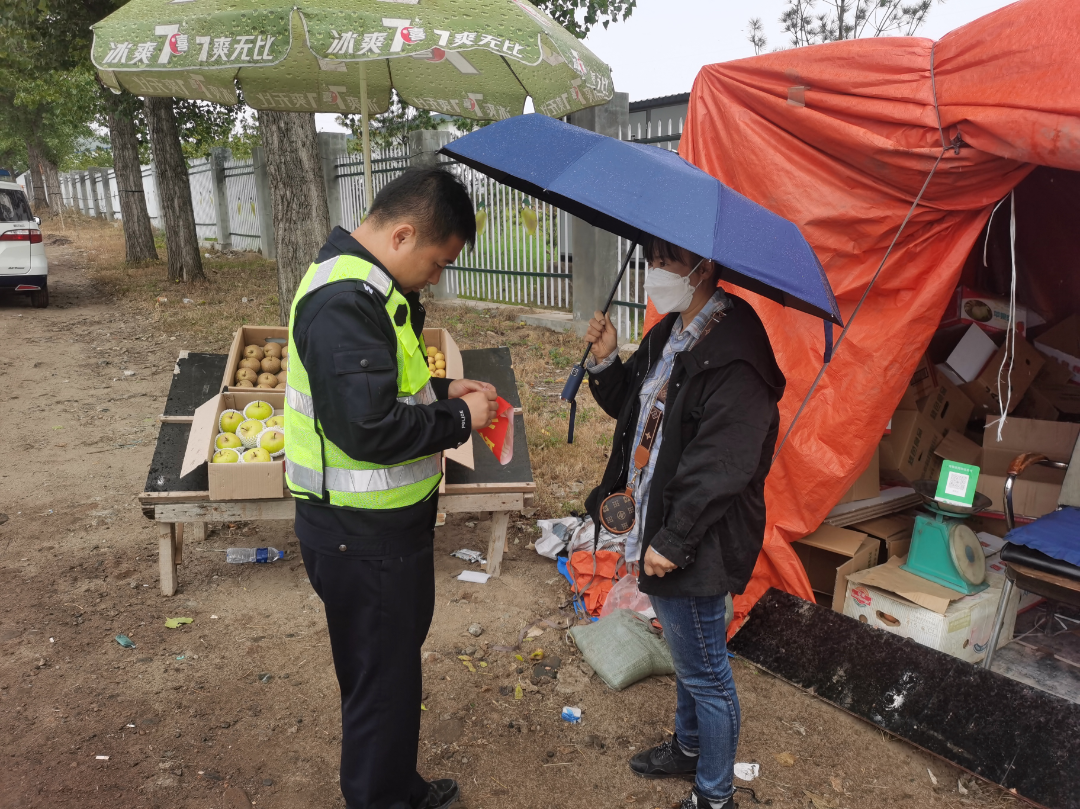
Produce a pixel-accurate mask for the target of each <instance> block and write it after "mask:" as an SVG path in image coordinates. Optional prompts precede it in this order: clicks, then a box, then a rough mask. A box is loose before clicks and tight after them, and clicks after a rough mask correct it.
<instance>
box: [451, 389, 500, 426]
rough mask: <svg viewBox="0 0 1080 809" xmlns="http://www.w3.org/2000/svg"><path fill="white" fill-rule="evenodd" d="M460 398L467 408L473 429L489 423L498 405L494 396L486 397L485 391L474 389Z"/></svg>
mask: <svg viewBox="0 0 1080 809" xmlns="http://www.w3.org/2000/svg"><path fill="white" fill-rule="evenodd" d="M492 391H494V388H492ZM460 398H461V401H463V402H464V403H465V404H466V406H467V407H468V408H469V415H470V416H471V417H472V428H473V429H474V430H482V429H484V428H485V427H487V426H488V425H489V424H491V420H492V419H493V418H495V413H496V411H497V410H498V407H499V406H498V404H497V403H496V402H495V399H494V398H491V399H489V398H488V392H487V391H483V390H474V391H473V392H472V393H466V394H465V395H464V396H462V397H460Z"/></svg>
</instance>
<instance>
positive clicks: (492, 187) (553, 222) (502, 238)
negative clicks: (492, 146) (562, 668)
mask: <svg viewBox="0 0 1080 809" xmlns="http://www.w3.org/2000/svg"><path fill="white" fill-rule="evenodd" d="M457 171H458V174H459V176H460V177H461V179H462V181H463V182H464V183H465V186H466V188H468V189H469V195H470V196H471V197H472V200H473V206H474V207H475V208H476V211H477V216H476V225H477V234H476V245H475V247H474V248H473V249H472V250H468V249H466V250H465V251H464V252H462V254H461V255H460V256H459V257H458V261H457V263H456V264H455V265H453V266H452V267H449V268H447V270H446V282H445V283H446V286H447V291H449V292H452V293H454V294H456V295H458V296H459V297H462V298H473V299H476V300H483V301H497V302H501V303H510V304H517V305H531V306H541V307H550V308H556V309H569V308H570V304H571V298H570V295H571V268H570V260H571V257H570V254H571V249H570V244H571V242H570V236H569V233H570V224H569V223H570V217H569V216H568V215H567V214H565V213H564V212H562V211H560V210H559V209H557V208H555V207H554V206H552V205H547V204H545V203H542V202H539V201H537V200H536V199H535V198H533V197H530V196H528V195H527V194H523V193H521V192H520V191H515V190H514V189H512V188H510V187H508V186H505V185H502V184H501V183H498V182H495V181H494V180H492V179H491V178H490V177H487V176H486V175H484V174H481V173H480V172H478V171H475V170H473V169H470V168H467V167H465V166H458V167H457Z"/></svg>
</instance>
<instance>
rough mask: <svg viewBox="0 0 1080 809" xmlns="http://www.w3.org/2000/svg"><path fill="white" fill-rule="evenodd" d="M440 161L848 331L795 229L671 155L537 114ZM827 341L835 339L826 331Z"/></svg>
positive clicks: (566, 395) (461, 144)
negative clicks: (714, 267) (680, 256)
mask: <svg viewBox="0 0 1080 809" xmlns="http://www.w3.org/2000/svg"><path fill="white" fill-rule="evenodd" d="M441 151H442V152H443V153H444V154H446V155H449V156H450V157H452V158H454V159H455V160H457V161H459V162H461V163H464V164H465V165H467V166H470V167H472V168H474V169H476V170H477V171H480V172H482V173H484V174H486V175H488V176H489V177H492V178H493V179H495V180H498V181H499V182H501V183H504V184H505V185H508V186H510V187H512V188H516V189H518V190H519V191H523V192H525V193H526V194H530V195H532V196H534V197H536V198H538V199H541V200H543V201H545V202H548V203H550V204H552V205H555V206H556V207H558V208H561V209H562V210H564V211H566V212H568V213H570V214H572V215H574V216H576V217H578V218H579V219H581V220H583V221H585V222H588V223H589V224H591V225H595V226H596V227H599V228H603V229H604V230H607V231H610V232H612V233H615V234H617V235H619V236H622V237H623V238H625V239H629V240H630V241H632V242H635V243H637V244H640V243H641V242H642V240H643V238H644V237H645V236H646V235H649V234H651V235H653V236H656V237H658V238H661V239H664V240H665V241H668V242H671V243H672V244H675V245H678V246H679V247H683V248H685V249H687V250H689V251H690V252H692V253H696V254H698V255H699V256H703V257H705V258H707V259H712V260H714V261H716V262H717V263H718V264H720V265H721V267H722V270H721V276H720V277H721V278H722V279H723V280H725V281H729V282H731V283H733V284H735V285H737V286H740V287H743V288H745V289H748V290H750V291H751V292H756V293H758V294H759V295H762V296H764V297H766V298H769V299H771V300H774V301H776V302H777V303H780V304H783V305H784V306H789V307H791V308H793V309H799V310H801V311H803V312H808V313H810V314H812V315H815V316H817V317H820V318H822V319H824V320H825V321H827V323H835V324H837V325H838V326H843V321H842V320H841V317H840V310H839V308H838V307H837V305H836V298H835V297H834V296H833V292H832V288H831V287H830V286H829V280H828V278H826V277H825V271H824V270H823V269H822V267H821V262H819V261H818V259H817V256H816V255H814V251H813V249H812V248H811V247H810V245H809V244H808V243H807V241H806V239H804V238H803V235H802V234H801V233H800V232H799V229H798V227H796V226H795V225H794V224H792V223H791V222H789V221H787V220H786V219H784V218H782V217H780V216H777V215H776V214H774V213H773V212H772V211H769V210H768V209H766V208H763V207H761V206H760V205H758V204H757V203H755V202H752V201H750V200H748V199H747V198H746V197H744V196H742V195H741V194H739V193H737V192H735V191H732V190H731V189H730V188H728V187H727V186H726V185H724V184H723V183H721V182H720V181H719V180H717V179H716V178H715V177H712V176H710V175H709V174H706V173H705V172H704V171H702V170H701V169H699V168H697V167H696V166H693V165H691V164H690V163H688V162H687V161H686V160H684V159H683V158H681V157H679V156H678V155H677V154H676V153H674V152H669V151H667V150H666V149H660V148H657V147H656V146H648V145H643V144H639V143H631V142H627V141H620V140H615V139H614V138H609V137H607V136H605V135H599V134H597V133H595V132H590V131H588V130H586V129H581V128H580V127H576V126H573V125H571V124H566V123H563V122H562V121H558V120H556V119H553V118H549V117H547V116H545V115H536V114H533V115H521V116H517V117H514V118H510V119H507V120H504V121H499V122H498V123H495V124H491V125H490V126H486V127H484V128H482V129H479V130H477V131H475V132H473V133H471V134H469V135H465V136H464V137H462V138H459V139H458V140H456V141H454V142H453V143H450V144H449V145H447V146H444V147H443V148H442V150H441ZM632 252H633V250H630V251H628V252H627V260H629V257H630V255H631V253H632ZM625 269H626V262H624V263H623V267H622V270H623V271H625ZM621 277H622V272H620V273H619V278H620V279H621ZM617 286H618V280H616V287H617ZM614 294H615V289H614V288H613V289H612V294H611V297H612V298H613V297H614ZM610 305H611V300H610V299H609V301H608V306H610ZM826 332H827V334H828V336H829V337H831V329H830V328H829V327H828V325H827V326H826ZM827 342H829V343H831V340H829V341H827ZM585 355H586V357H587V356H588V349H586V352H585ZM583 364H584V359H583V360H582V363H579V365H577V366H575V367H574V369H573V371H572V372H571V375H570V378H569V379H568V380H567V384H566V389H565V390H564V391H563V397H562V398H563V399H565V400H566V401H569V402H573V400H574V396H575V395H576V393H577V388H578V386H579V385H580V384H581V380H582V378H583V376H584V371H583V369H582V367H581V366H582V365H583ZM571 413H573V411H571ZM570 440H571V441H572V440H573V415H571V438H570Z"/></svg>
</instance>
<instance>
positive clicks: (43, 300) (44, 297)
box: [30, 287, 49, 309]
mask: <svg viewBox="0 0 1080 809" xmlns="http://www.w3.org/2000/svg"><path fill="white" fill-rule="evenodd" d="M30 305H31V306H33V307H34V308H35V309H44V308H45V307H46V306H48V305H49V288H48V287H42V288H41V289H39V290H37V291H36V292H31V293H30Z"/></svg>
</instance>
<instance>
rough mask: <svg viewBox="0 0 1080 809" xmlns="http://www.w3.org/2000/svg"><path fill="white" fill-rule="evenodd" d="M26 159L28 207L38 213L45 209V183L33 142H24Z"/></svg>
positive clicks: (38, 153)
mask: <svg viewBox="0 0 1080 809" xmlns="http://www.w3.org/2000/svg"><path fill="white" fill-rule="evenodd" d="M26 158H27V160H28V161H29V163H30V184H31V185H32V186H33V188H32V189H31V191H30V207H31V208H33V209H34V210H35V211H40V210H41V209H42V208H44V207H45V204H46V199H45V181H44V180H43V179H42V177H41V152H39V151H38V149H37V145H36V144H35V143H34V142H33V141H30V140H28V141H26Z"/></svg>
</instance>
